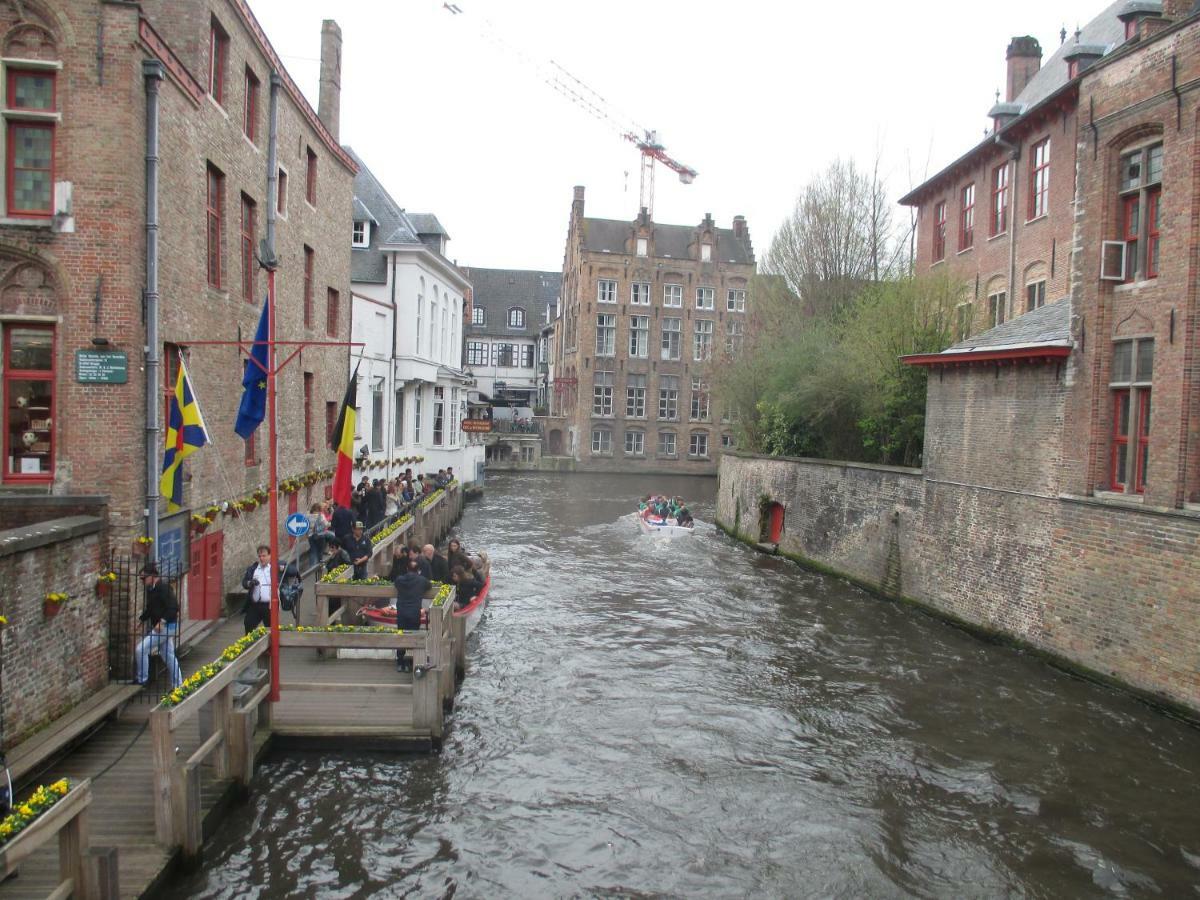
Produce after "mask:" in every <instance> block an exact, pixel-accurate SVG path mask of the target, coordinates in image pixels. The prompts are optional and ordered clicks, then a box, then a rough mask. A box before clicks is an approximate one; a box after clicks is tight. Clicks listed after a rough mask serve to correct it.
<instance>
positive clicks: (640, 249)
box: [637, 238, 650, 256]
mask: <svg viewBox="0 0 1200 900" xmlns="http://www.w3.org/2000/svg"><path fill="white" fill-rule="evenodd" d="M649 252H650V242H649V241H648V240H647V239H646V238H638V239H637V255H638V256H646V255H647V254H649Z"/></svg>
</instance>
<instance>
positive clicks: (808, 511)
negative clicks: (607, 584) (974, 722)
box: [717, 453, 1200, 714]
mask: <svg viewBox="0 0 1200 900" xmlns="http://www.w3.org/2000/svg"><path fill="white" fill-rule="evenodd" d="M719 476H720V489H719V491H718V502H717V521H718V523H719V524H720V525H721V527H723V528H725V529H726V530H728V531H731V532H734V533H735V534H736V535H737V536H738V537H740V538H742V539H744V540H747V541H750V542H758V541H759V540H760V538H761V537H762V532H761V528H762V525H761V521H760V508H761V507H760V504H761V500H762V498H763V497H764V496H766V497H767V498H769V499H770V500H772V501H775V502H778V503H781V504H782V505H783V506H784V509H785V522H784V528H783V534H782V536H781V538H780V541H779V548H778V550H779V552H780V553H781V554H784V555H787V556H790V557H792V558H794V559H796V560H797V561H800V562H802V563H807V564H810V565H814V566H816V567H818V568H822V569H825V570H827V571H832V572H834V573H836V574H840V575H844V576H847V577H850V578H852V579H853V580H855V581H857V582H859V583H861V584H864V585H866V586H868V587H870V588H873V589H875V590H878V591H880V592H881V593H884V594H887V595H889V596H898V597H903V598H905V599H908V600H911V601H914V602H916V603H919V604H920V605H922V606H924V607H926V608H928V609H930V610H932V611H934V612H936V613H938V614H940V615H943V616H945V617H947V618H950V619H953V620H957V621H959V622H962V623H964V624H966V625H968V626H972V627H974V628H977V629H979V630H981V631H984V632H987V633H991V634H996V635H1000V636H1003V637H1006V638H1009V639H1012V640H1015V641H1017V642H1019V643H1021V644H1023V645H1025V646H1028V647H1030V648H1033V649H1036V650H1038V651H1041V652H1044V653H1046V654H1048V655H1049V656H1051V657H1052V658H1054V659H1055V660H1057V661H1058V662H1060V663H1062V664H1065V665H1067V666H1068V667H1069V668H1073V669H1079V670H1084V671H1086V672H1087V673H1089V674H1090V675H1092V676H1095V677H1099V678H1102V679H1106V680H1113V681H1116V682H1119V683H1121V684H1122V685H1124V686H1126V687H1128V688H1131V689H1133V690H1135V691H1137V692H1139V693H1142V694H1144V695H1146V696H1148V697H1150V698H1152V699H1155V700H1156V701H1159V702H1163V703H1166V704H1168V705H1173V706H1177V707H1179V708H1182V709H1184V710H1187V711H1190V712H1191V713H1192V714H1195V713H1196V712H1200V666H1197V657H1196V649H1195V648H1196V647H1197V646H1198V645H1200V616H1198V615H1197V613H1198V612H1200V609H1198V606H1200V592H1198V591H1197V589H1196V585H1197V584H1200V517H1198V516H1193V515H1189V514H1188V513H1186V512H1178V511H1174V512H1173V511H1166V510H1157V509H1147V508H1141V507H1137V506H1124V505H1117V504H1113V503H1110V502H1105V501H1103V500H1096V499H1091V498H1077V497H1072V496H1069V495H1054V496H1052V495H1049V494H1041V495H1038V494H1034V493H1021V492H1018V491H1014V490H1006V489H1002V488H997V487H991V486H987V485H979V484H965V483H950V482H948V481H938V480H935V479H933V478H930V477H929V476H928V474H927V473H925V474H923V473H921V472H918V471H916V470H911V469H889V468H885V467H880V466H864V465H856V464H847V463H830V462H827V461H822V460H803V459H781V458H764V457H755V456H751V455H748V454H743V453H731V454H730V453H727V454H725V455H723V456H722V459H721V467H720V473H719Z"/></svg>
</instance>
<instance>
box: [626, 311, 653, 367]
mask: <svg viewBox="0 0 1200 900" xmlns="http://www.w3.org/2000/svg"><path fill="white" fill-rule="evenodd" d="M629 355H630V356H631V357H640V358H642V359H645V358H646V357H648V356H649V355H650V317H649V316H630V317H629Z"/></svg>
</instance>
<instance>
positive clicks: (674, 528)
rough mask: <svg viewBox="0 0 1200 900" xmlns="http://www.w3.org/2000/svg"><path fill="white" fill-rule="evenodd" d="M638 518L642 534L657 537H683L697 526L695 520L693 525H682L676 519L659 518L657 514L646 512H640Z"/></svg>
mask: <svg viewBox="0 0 1200 900" xmlns="http://www.w3.org/2000/svg"><path fill="white" fill-rule="evenodd" d="M637 520H638V527H639V528H640V529H642V534H651V535H654V536H655V537H667V538H672V537H682V536H684V535H690V534H691V533H692V531H693V529H694V528H695V523H694V522H693V523H692V524H691V525H680V524H679V523H678V522H676V521H675V520H674V519H669V518H668V519H659V518H658V517H657V516H651V515H647V514H646V513H645V512H642V513H639V514H638V517H637Z"/></svg>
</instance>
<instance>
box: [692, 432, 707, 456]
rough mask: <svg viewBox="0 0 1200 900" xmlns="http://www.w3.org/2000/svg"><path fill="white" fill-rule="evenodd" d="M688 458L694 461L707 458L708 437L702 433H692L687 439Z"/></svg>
mask: <svg viewBox="0 0 1200 900" xmlns="http://www.w3.org/2000/svg"><path fill="white" fill-rule="evenodd" d="M688 456H690V457H693V458H695V459H703V458H705V457H707V456H708V435H707V434H705V433H704V432H703V431H693V432H692V433H691V435H690V436H689V437H688Z"/></svg>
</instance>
